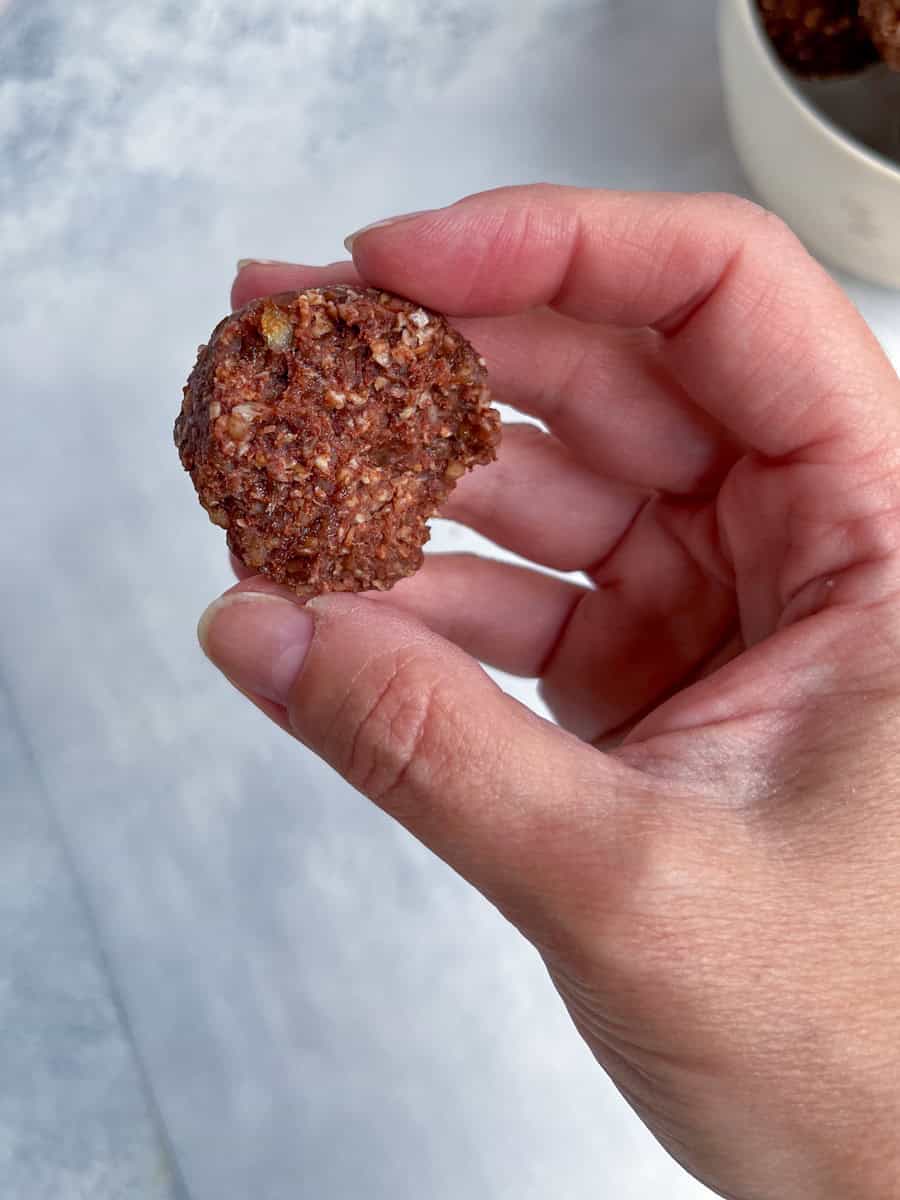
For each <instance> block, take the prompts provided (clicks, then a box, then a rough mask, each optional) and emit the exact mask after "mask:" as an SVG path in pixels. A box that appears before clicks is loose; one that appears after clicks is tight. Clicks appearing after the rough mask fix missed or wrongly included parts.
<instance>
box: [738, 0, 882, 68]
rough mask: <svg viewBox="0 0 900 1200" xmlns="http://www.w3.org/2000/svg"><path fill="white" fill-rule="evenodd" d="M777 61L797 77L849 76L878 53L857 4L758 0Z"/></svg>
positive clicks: (853, 1) (854, 1)
mask: <svg viewBox="0 0 900 1200" xmlns="http://www.w3.org/2000/svg"><path fill="white" fill-rule="evenodd" d="M759 7H760V11H761V13H762V18H763V21H764V23H765V26H766V31H767V33H768V34H769V37H770V38H771V40H772V44H773V45H774V47H775V49H776V51H777V52H778V55H779V57H780V58H781V60H782V61H783V62H784V63H785V65H786V66H788V67H790V69H791V70H792V71H793V72H794V73H795V74H796V75H809V76H819V77H822V78H824V77H826V76H829V75H849V74H852V73H853V72H856V71H861V70H862V69H863V67H867V66H868V65H869V64H870V63H872V62H875V60H876V59H877V57H878V56H877V54H876V52H875V47H874V46H873V45H872V39H871V37H870V36H869V31H868V30H867V29H866V26H865V24H864V22H863V21H862V19H861V17H860V15H859V0H759Z"/></svg>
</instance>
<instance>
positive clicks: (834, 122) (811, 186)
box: [719, 0, 900, 288]
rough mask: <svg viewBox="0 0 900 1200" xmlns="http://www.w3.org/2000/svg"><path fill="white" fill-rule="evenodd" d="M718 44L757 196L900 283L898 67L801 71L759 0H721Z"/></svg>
mask: <svg viewBox="0 0 900 1200" xmlns="http://www.w3.org/2000/svg"><path fill="white" fill-rule="evenodd" d="M719 50H720V59H721V65H722V79H723V83H724V88H725V101H726V107H727V110H728V118H729V122H730V124H731V131H732V135H733V138H734V144H735V148H736V150H737V153H738V157H739V158H740V160H741V162H742V164H743V167H744V170H745V171H746V173H747V176H748V178H749V180H750V182H751V184H752V185H753V187H754V188H755V190H756V191H757V193H758V195H759V198H760V199H761V200H762V201H763V203H764V204H765V205H766V207H767V208H770V209H772V211H773V212H776V213H778V215H779V216H781V217H783V218H784V220H786V221H787V223H788V224H789V225H790V226H791V227H792V228H793V229H794V231H795V232H796V233H797V234H798V235H799V236H800V237H801V238H802V239H803V241H804V242H806V244H807V245H808V246H809V248H810V249H811V250H812V251H813V252H814V253H816V254H817V255H819V256H820V257H821V258H823V259H826V260H828V261H830V262H831V263H833V264H834V265H835V266H837V267H842V268H844V269H845V270H847V271H850V272H851V273H852V274H854V275H858V276H860V277H861V278H863V279H868V280H870V281H871V282H873V283H881V284H886V285H887V286H889V287H898V288H900V72H892V71H889V70H888V69H887V67H881V66H879V67H873V68H871V69H870V70H868V71H866V72H864V73H863V74H862V75H858V76H853V77H852V78H849V79H842V80H829V81H821V82H814V83H807V82H804V81H801V80H797V79H795V78H794V77H793V76H792V75H791V74H790V73H789V72H788V71H787V70H786V69H785V68H784V67H783V66H782V64H781V63H780V61H779V60H778V58H777V57H776V55H775V52H774V50H773V49H772V45H771V43H770V41H769V39H768V37H767V35H766V32H765V29H764V27H763V24H762V21H761V19H760V17H759V12H758V8H757V3H756V0H720V9H719Z"/></svg>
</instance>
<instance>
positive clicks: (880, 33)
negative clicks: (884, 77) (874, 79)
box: [859, 0, 900, 71]
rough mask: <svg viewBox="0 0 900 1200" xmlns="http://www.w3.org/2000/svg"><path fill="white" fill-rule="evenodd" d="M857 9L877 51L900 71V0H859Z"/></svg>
mask: <svg viewBox="0 0 900 1200" xmlns="http://www.w3.org/2000/svg"><path fill="white" fill-rule="evenodd" d="M859 9H860V12H861V13H862V17H863V20H864V21H865V23H866V25H867V26H868V29H869V33H870V35H871V38H872V41H873V42H874V43H875V47H876V49H877V50H878V53H879V54H880V55H881V57H882V58H883V59H884V61H885V62H886V63H887V64H888V66H889V67H893V69H894V70H895V71H900V0H860V6H859Z"/></svg>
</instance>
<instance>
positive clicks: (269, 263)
mask: <svg viewBox="0 0 900 1200" xmlns="http://www.w3.org/2000/svg"><path fill="white" fill-rule="evenodd" d="M360 282H361V280H360V276H359V273H358V271H357V270H356V268H355V267H354V265H353V263H352V262H347V260H346V259H339V260H338V261H336V262H332V263H326V264H325V265H324V266H321V267H318V266H310V265H308V264H306V263H286V262H277V261H274V260H268V259H241V260H240V261H239V262H238V272H237V275H236V277H235V280H234V283H233V284H232V285H231V307H232V309H238V308H243V307H244V305H245V304H249V303H250V301H251V300H258V299H259V298H260V297H262V296H274V295H277V293H278V292H300V291H305V290H306V289H307V288H314V287H329V286H334V285H336V284H347V285H349V286H351V287H352V286H356V285H358V284H359V283H360Z"/></svg>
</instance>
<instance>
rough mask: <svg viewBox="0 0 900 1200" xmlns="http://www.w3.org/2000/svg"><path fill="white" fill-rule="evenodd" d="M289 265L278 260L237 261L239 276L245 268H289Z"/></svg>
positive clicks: (246, 259)
mask: <svg viewBox="0 0 900 1200" xmlns="http://www.w3.org/2000/svg"><path fill="white" fill-rule="evenodd" d="M287 266H290V264H289V263H286V262H283V261H282V260H281V259H278V258H239V259H238V261H237V272H236V273H237V274H238V275H240V273H241V271H243V270H244V268H245V267H287Z"/></svg>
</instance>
